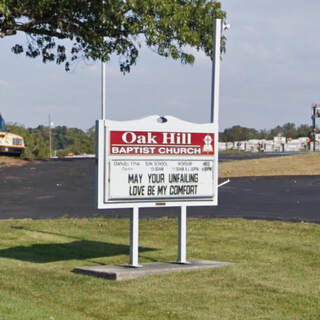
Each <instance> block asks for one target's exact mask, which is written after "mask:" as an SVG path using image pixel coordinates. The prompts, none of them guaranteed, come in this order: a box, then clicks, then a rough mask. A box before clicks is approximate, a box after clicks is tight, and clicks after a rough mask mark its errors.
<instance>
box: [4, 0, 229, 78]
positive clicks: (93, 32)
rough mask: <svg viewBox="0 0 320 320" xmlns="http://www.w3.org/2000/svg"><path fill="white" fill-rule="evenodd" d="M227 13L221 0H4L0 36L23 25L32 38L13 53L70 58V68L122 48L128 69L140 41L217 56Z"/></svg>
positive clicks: (165, 51)
mask: <svg viewBox="0 0 320 320" xmlns="http://www.w3.org/2000/svg"><path fill="white" fill-rule="evenodd" d="M225 16H226V13H225V12H224V11H222V10H221V4H220V3H219V2H216V1H207V0H165V1H164V0H91V1H90V0H89V1H88V0H58V1H52V0H38V1H34V0H2V1H1V3H0V37H5V36H9V35H13V34H16V33H17V32H18V31H21V32H23V33H25V34H26V35H27V36H28V42H27V44H25V45H24V44H21V43H19V44H16V45H15V46H14V47H13V48H12V50H13V52H14V53H23V52H25V54H26V55H27V56H29V57H32V58H35V57H38V56H41V57H42V60H43V62H48V61H55V62H56V63H58V64H61V63H65V67H66V69H67V70H68V69H69V65H70V62H72V61H74V60H77V59H79V58H84V59H92V60H98V59H99V60H100V59H101V60H102V61H108V60H109V59H110V57H111V55H112V54H117V55H119V56H120V69H121V71H122V72H128V71H130V67H131V66H132V65H133V64H135V63H136V60H137V57H138V54H139V49H140V46H141V42H140V41H144V42H145V44H146V45H147V46H148V47H150V48H152V49H153V50H154V51H156V52H157V53H158V54H159V55H161V56H164V57H171V58H173V59H177V60H180V61H181V62H182V63H193V61H194V56H193V55H192V54H190V53H189V52H188V50H187V48H186V46H191V47H194V48H196V49H197V50H203V51H204V52H205V53H206V54H207V55H208V56H209V57H213V56H214V55H213V54H214V52H213V51H214V48H213V40H212V31H213V20H214V19H215V18H220V19H223V18H225ZM64 39H69V40H71V46H70V48H67V47H66V45H65V42H64V41H63V40H64ZM141 39H143V40H141ZM222 40H223V46H222V48H224V44H225V39H224V38H223V39H222Z"/></svg>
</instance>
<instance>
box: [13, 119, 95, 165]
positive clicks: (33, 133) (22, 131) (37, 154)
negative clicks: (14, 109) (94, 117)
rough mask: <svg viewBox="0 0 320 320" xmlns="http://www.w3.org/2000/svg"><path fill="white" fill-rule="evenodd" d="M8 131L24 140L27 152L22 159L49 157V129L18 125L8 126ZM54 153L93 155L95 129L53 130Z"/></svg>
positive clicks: (61, 128) (61, 155)
mask: <svg viewBox="0 0 320 320" xmlns="http://www.w3.org/2000/svg"><path fill="white" fill-rule="evenodd" d="M7 127H8V130H9V131H10V132H13V133H15V134H18V135H20V136H22V137H23V138H24V143H25V152H24V154H23V155H22V157H26V158H29V159H34V158H35V159H47V158H48V157H49V128H48V127H46V126H42V125H40V126H38V127H36V128H25V127H23V126H21V125H18V124H8V126H7ZM51 135H52V153H53V154H55V153H56V154H57V156H59V157H63V156H66V155H68V154H69V153H72V154H75V155H79V154H93V153H94V149H95V128H94V127H92V128H90V129H89V130H87V131H83V130H81V129H77V128H67V127H66V126H58V127H55V128H52V129H51Z"/></svg>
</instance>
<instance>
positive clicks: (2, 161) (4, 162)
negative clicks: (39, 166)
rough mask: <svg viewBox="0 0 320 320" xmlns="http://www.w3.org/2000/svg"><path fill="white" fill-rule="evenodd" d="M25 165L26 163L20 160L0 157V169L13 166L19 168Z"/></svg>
mask: <svg viewBox="0 0 320 320" xmlns="http://www.w3.org/2000/svg"><path fill="white" fill-rule="evenodd" d="M26 163H28V161H27V160H23V159H20V158H14V157H6V156H0V168H7V167H13V166H19V167H20V166H23V165H25V164H26Z"/></svg>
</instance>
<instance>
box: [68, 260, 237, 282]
mask: <svg viewBox="0 0 320 320" xmlns="http://www.w3.org/2000/svg"><path fill="white" fill-rule="evenodd" d="M229 265H232V263H230V262H219V261H208V260H191V261H190V262H189V263H187V264H179V263H176V262H152V263H145V264H143V265H142V267H141V268H133V267H130V266H128V265H120V266H94V267H79V268H75V269H74V270H73V272H75V273H82V274H86V275H91V276H95V277H100V278H106V279H109V280H117V281H123V280H130V279H135V278H138V277H144V276H147V275H152V274H159V273H168V272H183V271H199V270H202V269H211V268H220V267H225V266H229Z"/></svg>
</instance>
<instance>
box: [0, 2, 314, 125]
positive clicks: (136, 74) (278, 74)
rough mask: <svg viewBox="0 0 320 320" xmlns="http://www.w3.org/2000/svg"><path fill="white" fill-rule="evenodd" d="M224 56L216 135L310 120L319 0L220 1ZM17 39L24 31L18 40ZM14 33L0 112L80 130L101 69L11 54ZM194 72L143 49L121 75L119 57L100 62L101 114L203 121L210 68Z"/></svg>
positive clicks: (2, 53)
mask: <svg viewBox="0 0 320 320" xmlns="http://www.w3.org/2000/svg"><path fill="white" fill-rule="evenodd" d="M221 2H222V7H223V9H224V10H225V11H227V16H228V19H227V22H228V23H229V24H230V25H231V29H230V30H229V31H228V32H227V33H226V36H227V39H228V40H227V53H226V54H225V55H224V57H223V61H222V64H221V91H220V119H219V120H220V122H219V125H220V130H223V129H225V128H228V127H231V126H233V125H242V126H247V127H252V128H256V129H264V128H266V129H271V128H273V127H275V126H276V125H278V124H279V125H282V124H284V123H286V122H294V123H295V124H296V125H300V124H311V120H310V116H311V104H312V103H313V102H320V41H319V31H320V25H319V13H320V1H319V0H306V1H301V0H299V1H298V0H281V1H279V0H277V1H276V0H259V1H257V0H246V1H239V0H224V1H221ZM17 37H19V39H24V36H23V35H19V36H17ZM16 41H17V38H16V37H7V38H4V39H0V70H1V72H0V99H1V102H0V113H2V115H3V116H4V118H5V120H6V121H7V122H17V123H19V124H23V125H25V126H26V127H35V126H37V125H39V124H45V125H47V123H48V115H49V113H50V114H51V118H52V120H53V122H54V125H67V126H69V127H79V128H82V129H88V128H89V127H91V126H93V125H94V123H95V120H96V119H97V118H99V116H100V64H99V63H95V64H92V63H90V64H86V63H84V62H80V63H77V64H76V65H73V66H72V71H71V72H65V71H64V67H63V66H58V65H55V64H54V63H48V64H42V63H41V61H40V59H30V58H26V57H25V56H22V55H21V56H19V55H14V54H13V53H11V52H10V49H11V47H12V45H14V44H15V43H16ZM197 58H198V59H197V62H196V63H195V64H194V65H193V66H182V65H180V64H179V62H175V61H170V60H166V59H164V58H162V57H158V56H157V55H156V54H154V53H152V52H151V51H150V50H148V49H144V50H143V52H141V55H140V58H139V59H138V62H137V65H136V66H134V67H133V68H132V71H131V73H130V74H129V75H126V76H123V75H122V74H121V73H120V71H119V67H118V61H117V58H114V59H113V61H111V63H109V64H108V65H107V85H106V88H107V117H108V118H109V119H114V120H128V119H136V118H141V117H143V116H147V115H152V114H159V115H173V116H176V117H179V118H182V119H184V120H188V121H193V122H202V123H203V122H209V119H210V86H211V83H210V82H211V63H210V61H209V59H208V58H206V57H205V56H204V55H203V54H197Z"/></svg>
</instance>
